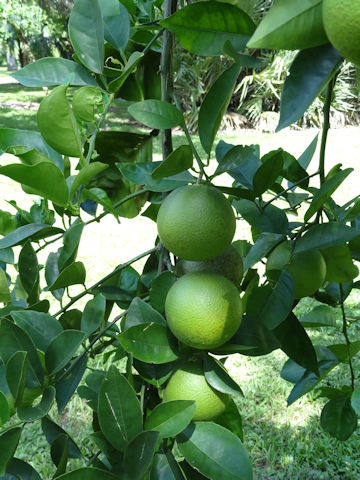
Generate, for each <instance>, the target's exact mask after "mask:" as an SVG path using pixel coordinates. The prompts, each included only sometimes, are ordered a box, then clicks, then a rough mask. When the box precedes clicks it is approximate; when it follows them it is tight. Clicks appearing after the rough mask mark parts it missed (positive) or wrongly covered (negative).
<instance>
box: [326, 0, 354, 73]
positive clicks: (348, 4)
mask: <svg viewBox="0 0 360 480" xmlns="http://www.w3.org/2000/svg"><path fill="white" fill-rule="evenodd" d="M323 23H324V29H325V32H326V34H327V36H328V38H329V40H330V42H331V44H332V45H333V46H334V47H335V48H336V50H338V52H339V53H341V55H342V56H343V57H345V58H346V59H347V60H350V61H351V62H353V63H355V65H357V66H360V1H359V0H323Z"/></svg>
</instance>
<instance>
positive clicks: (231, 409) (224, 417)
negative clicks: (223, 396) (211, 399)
mask: <svg viewBox="0 0 360 480" xmlns="http://www.w3.org/2000/svg"><path fill="white" fill-rule="evenodd" d="M215 423H217V424H218V425H221V426H222V427H224V428H226V429H227V430H230V432H231V433H233V434H234V435H236V436H237V437H238V438H240V440H241V441H243V437H244V435H243V428H242V419H241V415H240V412H239V408H238V407H237V405H236V403H235V402H234V400H232V399H230V401H229V402H228V403H227V405H226V409H225V411H224V412H223V413H222V414H221V415H220V416H219V417H217V418H216V419H215Z"/></svg>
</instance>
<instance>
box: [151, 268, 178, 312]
mask: <svg viewBox="0 0 360 480" xmlns="http://www.w3.org/2000/svg"><path fill="white" fill-rule="evenodd" d="M175 282H176V277H175V275H174V274H173V273H172V272H169V271H166V272H162V273H160V275H159V276H158V277H156V278H154V280H153V281H152V282H151V290H150V303H151V305H152V306H153V307H154V308H155V309H156V310H157V311H158V312H160V313H161V314H164V313H165V300H166V297H167V294H168V292H169V290H170V288H171V287H172V285H173V284H174V283H175Z"/></svg>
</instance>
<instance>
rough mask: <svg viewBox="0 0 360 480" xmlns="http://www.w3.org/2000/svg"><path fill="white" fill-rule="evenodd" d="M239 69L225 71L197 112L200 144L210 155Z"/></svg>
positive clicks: (232, 67) (233, 67)
mask: <svg viewBox="0 0 360 480" xmlns="http://www.w3.org/2000/svg"><path fill="white" fill-rule="evenodd" d="M222 5H225V4H222ZM239 73H240V67H239V66H238V65H237V64H235V65H232V66H231V67H230V68H228V69H227V70H225V71H224V72H223V73H222V74H221V75H220V76H219V77H218V78H217V79H216V81H215V82H214V84H213V85H212V86H211V88H210V89H209V90H208V92H207V94H206V96H205V98H204V100H203V102H202V104H201V107H200V110H199V119H198V128H199V137H200V142H201V145H202V147H203V149H204V150H205V152H206V153H207V154H210V152H211V148H212V146H213V143H214V140H215V136H216V134H217V131H218V129H219V127H220V123H221V120H222V117H223V116H224V114H225V112H226V109H227V107H228V105H229V102H230V99H231V96H232V93H233V91H234V88H235V84H236V81H237V78H238V76H239Z"/></svg>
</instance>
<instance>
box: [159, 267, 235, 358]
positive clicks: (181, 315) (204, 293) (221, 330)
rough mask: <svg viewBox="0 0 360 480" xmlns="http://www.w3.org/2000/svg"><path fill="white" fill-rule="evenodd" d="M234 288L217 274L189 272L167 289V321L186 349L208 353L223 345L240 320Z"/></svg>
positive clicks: (228, 281)
mask: <svg viewBox="0 0 360 480" xmlns="http://www.w3.org/2000/svg"><path fill="white" fill-rule="evenodd" d="M242 311H243V308H242V302H241V298H240V295H239V292H238V290H237V288H236V287H235V285H234V284H233V283H232V282H231V281H230V280H228V279H227V278H225V277H223V276H222V275H219V274H217V273H199V272H195V273H188V274H186V275H184V276H183V277H181V278H180V279H179V280H178V281H177V282H175V283H174V284H173V286H172V287H171V288H170V290H169V292H168V294H167V297H166V301H165V313H166V319H167V322H168V325H169V328H170V330H171V331H172V333H173V334H174V335H175V336H176V337H177V338H178V339H179V340H180V341H181V342H183V343H184V344H185V345H188V346H189V347H193V348H198V349H204V350H209V349H212V348H216V347H220V346H221V345H223V344H224V343H226V342H227V341H228V340H229V339H230V338H231V337H232V336H233V335H234V334H235V332H236V331H237V329H238V328H239V326H240V323H241V320H242Z"/></svg>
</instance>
